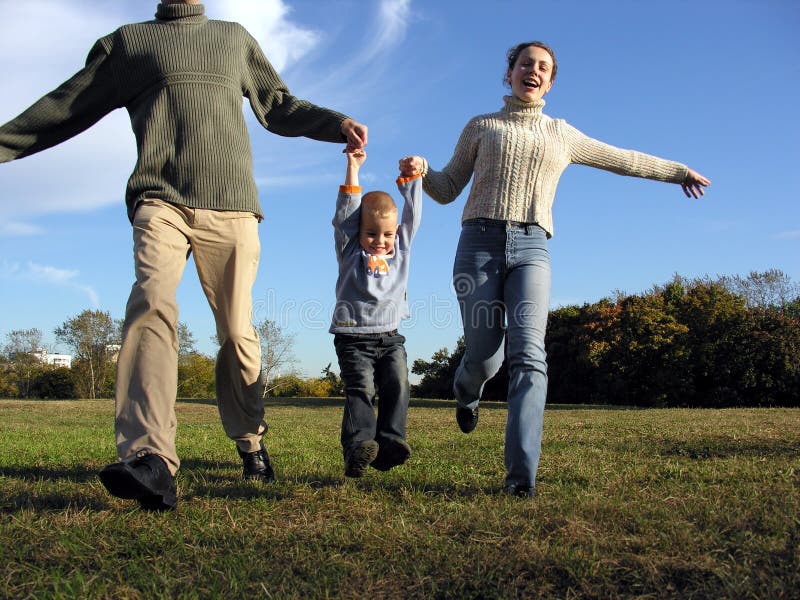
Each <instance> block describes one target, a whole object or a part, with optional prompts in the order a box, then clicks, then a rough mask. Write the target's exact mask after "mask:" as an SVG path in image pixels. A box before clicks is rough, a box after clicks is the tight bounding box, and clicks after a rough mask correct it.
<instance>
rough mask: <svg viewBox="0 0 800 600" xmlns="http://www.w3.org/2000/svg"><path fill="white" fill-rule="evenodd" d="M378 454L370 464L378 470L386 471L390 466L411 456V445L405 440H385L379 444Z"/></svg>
mask: <svg viewBox="0 0 800 600" xmlns="http://www.w3.org/2000/svg"><path fill="white" fill-rule="evenodd" d="M379 446H380V447H379V448H378V455H377V456H376V457H375V460H373V461H372V463H370V466H372V467H375V468H376V469H378V471H388V470H389V469H391V468H392V467H396V466H398V465H402V464H403V463H404V462H406V461H407V460H408V457H409V456H411V446H409V445H408V442H406V441H405V440H386V441H384V442H383V443H382V444H379Z"/></svg>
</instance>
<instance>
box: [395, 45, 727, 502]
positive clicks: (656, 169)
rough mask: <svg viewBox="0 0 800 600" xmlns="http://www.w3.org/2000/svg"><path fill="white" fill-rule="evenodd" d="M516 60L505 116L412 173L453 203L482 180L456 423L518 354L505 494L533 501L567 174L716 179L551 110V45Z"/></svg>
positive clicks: (459, 259)
mask: <svg viewBox="0 0 800 600" xmlns="http://www.w3.org/2000/svg"><path fill="white" fill-rule="evenodd" d="M507 58H508V68H507V71H506V75H505V81H506V83H507V84H508V85H509V86H510V88H511V92H512V94H511V95H510V96H506V97H505V98H504V106H503V107H502V108H501V109H500V110H499V111H498V112H495V113H491V114H485V115H479V116H477V117H474V118H473V119H471V120H470V121H469V123H467V125H466V127H465V128H464V131H463V132H462V133H461V137H460V138H459V140H458V143H457V145H456V148H455V151H454V153H453V156H452V158H451V159H450V162H449V163H448V164H447V166H445V167H444V169H442V170H441V171H436V170H434V169H431V168H429V166H428V162H427V160H425V159H424V158H423V157H420V156H410V157H406V158H404V159H402V160H401V161H400V169H401V171H402V172H403V174H404V175H406V176H410V175H413V174H417V173H422V175H423V188H424V190H425V192H426V193H427V194H428V195H429V196H431V197H432V198H433V199H434V200H436V201H437V202H439V203H442V204H447V203H449V202H452V201H453V200H455V199H456V198H457V197H458V195H459V194H460V193H461V191H462V190H463V189H464V187H465V186H466V185H467V183H468V182H469V180H470V179H471V178H473V176H474V179H473V182H472V188H471V190H470V193H469V197H468V198H467V202H466V205H465V207H464V212H463V215H462V231H461V237H460V240H459V243H458V249H457V251H456V257H455V264H454V267H453V283H454V287H455V290H456V295H457V297H458V301H459V308H460V310H461V317H462V322H463V326H464V340H465V343H466V351H465V353H464V357H463V359H462V361H461V364H460V365H459V367H458V370H457V371H456V376H455V381H454V382H453V391H454V393H455V397H456V402H457V404H456V420H457V422H458V424H459V427H460V428H461V430H462V431H463V432H464V433H469V432H471V431H472V430H473V429H474V428H475V426H476V425H477V423H478V402H479V400H480V397H481V392H482V390H483V386H484V384H485V383H486V382H487V381H488V380H489V379H490V378H491V377H492V376H493V375H494V374H495V373H497V371H498V369H499V368H500V366H501V364H502V362H503V358H504V353H507V361H508V372H509V385H508V422H507V425H506V441H505V466H506V470H507V475H506V479H505V484H504V486H503V489H504V491H505V492H506V493H508V494H510V495H513V496H522V497H527V496H533V495H534V492H535V482H536V470H537V468H538V464H539V455H540V452H541V442H542V424H543V418H544V405H545V398H546V395H547V362H546V354H545V348H544V338H545V328H546V326H547V314H548V308H549V304H550V256H549V253H548V250H547V240H548V239H549V238H550V237H552V235H553V218H552V205H553V199H554V196H555V191H556V186H557V184H558V180H559V178H560V176H561V173H562V172H563V171H564V169H565V168H566V167H567V166H568V165H570V164H572V163H576V164H582V165H587V166H591V167H596V168H599V169H605V170H607V171H613V172H614V173H618V174H620V175H629V176H633V177H644V178H647V179H654V180H657V181H665V182H670V183H677V184H680V185H681V186H682V188H683V191H684V193H685V194H686V196H687V197H694V198H699V197H700V196H702V195H703V187H704V186H708V185H709V184H710V183H711V182H710V181H709V180H708V179H706V178H705V177H703V176H702V175H700V174H699V173H697V172H695V171H693V170H692V169H690V168H688V167H687V166H686V165H683V164H681V163H677V162H673V161H668V160H664V159H661V158H658V157H655V156H650V155H648V154H643V153H641V152H636V151H633V150H623V149H620V148H616V147H614V146H610V145H608V144H604V143H603V142H600V141H598V140H595V139H592V138H590V137H588V136H586V135H584V134H583V133H581V132H580V131H578V130H577V129H575V128H574V127H572V126H571V125H569V124H568V123H566V122H565V121H564V120H562V119H552V118H550V117H548V116H547V115H545V114H543V113H542V108H543V107H544V104H545V102H544V100H543V97H544V95H545V94H546V93H547V92H548V91H550V88H551V87H552V86H553V81H554V80H555V77H556V71H557V68H558V65H557V62H556V58H555V55H554V53H553V51H552V50H551V49H550V48H549V47H548V46H547V45H545V44H543V43H541V42H524V43H522V44H518V45H517V46H515V47H514V48H512V49H511V50H509V52H508V57H507ZM506 338H507V348H504V345H505V344H504V341H505V339H506Z"/></svg>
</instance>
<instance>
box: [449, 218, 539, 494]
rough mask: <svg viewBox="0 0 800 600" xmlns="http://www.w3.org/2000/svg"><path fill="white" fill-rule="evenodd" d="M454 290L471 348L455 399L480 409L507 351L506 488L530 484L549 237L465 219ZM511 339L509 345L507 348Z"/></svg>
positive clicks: (532, 229) (531, 228)
mask: <svg viewBox="0 0 800 600" xmlns="http://www.w3.org/2000/svg"><path fill="white" fill-rule="evenodd" d="M453 285H454V287H455V290H456V295H457V297H458V303H459V307H460V309H461V319H462V322H463V324H464V342H465V344H466V351H465V353H464V357H463V358H462V360H461V364H460V365H459V367H458V369H457V370H456V375H455V380H454V382H453V391H454V393H455V397H456V401H457V402H458V403H459V404H460V405H461V406H463V407H466V408H476V407H477V406H478V401H479V400H480V397H481V392H482V391H483V386H484V384H485V383H486V382H487V381H488V380H489V379H491V378H492V376H494V375H495V374H496V373H497V371H498V370H499V369H500V366H501V365H502V363H503V357H504V353H505V352H507V355H508V373H509V382H508V422H507V424H506V443H505V466H506V471H507V475H506V484H515V485H525V486H531V487H533V486H534V485H535V482H536V470H537V468H538V466H539V455H540V454H541V447H542V425H543V421H544V404H545V398H546V396H547V356H546V354H545V349H544V335H545V329H546V327H547V313H548V308H549V305H550V254H549V252H548V250H547V234H546V233H545V231H544V230H543V229H542V228H541V227H539V226H538V225H533V224H521V223H509V222H505V221H496V220H492V219H470V220H468V221H465V222H464V225H463V227H462V230H461V238H460V240H459V242H458V250H457V251H456V258H455V265H454V267H453ZM506 338H507V346H508V347H507V348H504V341H505V340H506ZM504 351H505V352H504Z"/></svg>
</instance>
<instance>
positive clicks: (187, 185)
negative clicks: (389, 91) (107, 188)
mask: <svg viewBox="0 0 800 600" xmlns="http://www.w3.org/2000/svg"><path fill="white" fill-rule="evenodd" d="M243 97H244V98H247V99H248V100H249V102H250V105H251V107H252V110H253V112H254V113H255V115H256V117H257V118H258V120H259V121H260V122H261V124H262V125H263V126H264V127H266V128H267V129H268V130H269V131H271V132H273V133H277V134H279V135H283V136H305V137H309V138H312V139H315V140H321V141H327V142H345V141H346V139H345V137H344V136H343V135H342V133H341V123H342V121H343V120H344V119H345V118H347V117H346V116H345V115H343V114H340V113H337V112H334V111H332V110H328V109H326V108H322V107H319V106H315V105H313V104H310V103H308V102H305V101H303V100H299V99H297V98H295V97H294V96H292V95H290V94H289V90H288V89H287V87H286V85H285V84H284V82H283V81H282V80H281V78H280V76H279V75H278V74H277V73H276V72H275V69H273V67H272V65H270V63H269V61H268V60H267V59H266V57H265V56H264V53H263V52H262V51H261V48H260V47H259V45H258V43H257V42H256V41H255V40H254V39H253V37H252V36H251V35H250V34H249V33H248V32H247V31H246V30H245V29H244V28H243V27H242V26H241V25H239V24H237V23H228V22H224V21H214V20H209V19H208V18H206V16H205V15H204V7H203V5H202V4H197V5H185V4H159V5H158V9H157V12H156V19H155V20H154V21H148V22H145V23H135V24H130V25H124V26H122V27H120V28H119V29H117V30H116V31H115V32H113V33H111V34H109V35H107V36H105V37H103V38H101V39H99V40H98V41H97V42H96V43H95V45H94V46H93V47H92V49H91V51H90V52H89V56H88V58H87V60H86V66H85V68H83V69H82V70H81V71H79V72H78V73H76V74H75V75H74V76H73V77H72V78H70V79H69V80H67V81H66V82H64V83H63V84H62V85H61V86H59V87H58V88H57V89H56V90H54V91H53V92H51V93H49V94H47V95H46V96H44V97H43V98H41V99H40V100H39V101H37V102H36V103H35V104H33V105H32V106H31V107H30V108H28V109H27V110H25V112H23V113H22V114H21V115H19V116H18V117H16V118H15V119H13V120H12V121H9V122H8V123H6V124H5V125H3V126H2V127H0V162H7V161H10V160H14V159H17V158H22V157H24V156H29V155H31V154H34V153H36V152H40V151H42V150H45V149H47V148H50V147H52V146H55V145H56V144H59V143H61V142H63V141H65V140H67V139H69V138H71V137H73V136H75V135H77V134H79V133H80V132H82V131H84V130H85V129H88V128H89V127H91V126H92V125H93V124H94V123H96V122H97V121H98V120H100V119H101V118H102V117H103V116H105V115H106V114H108V113H109V112H111V111H113V110H115V109H117V108H121V107H125V108H126V109H127V110H128V113H129V114H130V118H131V125H132V127H133V131H134V134H135V135H136V146H137V150H138V159H137V162H136V166H135V167H134V169H133V173H132V175H131V177H130V179H129V181H128V188H127V192H126V197H125V200H126V203H127V206H128V217H129V218H132V216H133V210H134V207H135V205H136V203H137V202H138V201H139V200H141V199H143V198H160V199H162V200H166V201H168V202H173V203H176V204H182V205H185V206H190V207H193V208H208V209H216V210H242V211H251V212H253V213H255V214H256V215H258V216H259V217H262V216H263V213H262V211H261V207H260V204H259V200H258V191H257V190H256V184H255V180H254V177H253V157H252V151H251V148H250V139H249V135H248V132H247V127H246V125H245V120H244V115H243V114H242V104H243V100H242V99H243Z"/></svg>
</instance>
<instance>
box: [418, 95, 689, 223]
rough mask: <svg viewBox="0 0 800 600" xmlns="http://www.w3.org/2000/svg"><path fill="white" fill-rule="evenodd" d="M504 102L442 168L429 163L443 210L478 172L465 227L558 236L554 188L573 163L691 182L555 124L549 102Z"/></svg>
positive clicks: (469, 128)
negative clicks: (490, 224)
mask: <svg viewBox="0 0 800 600" xmlns="http://www.w3.org/2000/svg"><path fill="white" fill-rule="evenodd" d="M504 101H505V106H503V108H502V109H500V110H499V111H498V112H495V113H491V114H487V115H479V116H477V117H474V118H473V119H471V120H470V122H469V123H467V125H466V127H465V128H464V131H463V132H462V133H461V137H460V138H459V140H458V143H457V144H456V149H455V151H454V152H453V157H452V158H451V159H450V162H449V163H448V164H447V166H445V167H444V169H442V170H441V171H435V170H433V169H429V168H428V164H427V161H425V164H424V168H423V171H424V179H423V188H424V190H425V192H426V193H427V194H428V195H429V196H430V197H431V198H433V199H434V200H436V201H437V202H439V203H441V204H447V203H448V202H452V201H453V200H455V199H456V197H458V195H459V194H460V193H461V191H462V190H463V189H464V187H465V186H466V185H467V183H468V182H469V180H470V178H471V177H472V175H473V173H474V175H475V178H474V180H473V182H472V188H471V189H470V193H469V197H468V198H467V203H466V205H465V206H464V213H463V215H462V222H463V221H466V220H468V219H474V218H479V217H481V218H486V219H496V220H500V221H518V222H521V223H537V224H538V225H539V226H541V227H542V229H544V230H545V231H546V232H547V235H548V237H550V236H552V235H553V200H554V198H555V194H556V186H557V185H558V180H559V178H560V177H561V173H563V172H564V169H566V168H567V166H569V165H570V164H581V165H587V166H590V167H596V168H598V169H605V170H606V171H612V172H614V173H618V174H620V175H629V176H632V177H644V178H647V179H655V180H657V181H667V182H670V183H681V182H683V181H684V180H685V179H686V174H687V173H688V170H689V169H688V167H687V166H686V165H683V164H681V163H678V162H674V161H670V160H664V159H663V158H658V157H657V156H651V155H650V154H644V153H643V152H636V151H635V150H625V149H622V148H616V147H614V146H610V145H609V144H604V143H603V142H600V141H598V140H595V139H593V138H590V137H588V136H587V135H584V134H583V133H581V132H580V131H578V130H577V129H575V128H574V127H573V126H572V125H570V124H569V123H567V122H566V121H564V120H563V119H551V118H550V117H548V116H547V115H545V114H543V113H542V109H543V108H544V100H539V101H538V102H531V103H528V102H521V101H519V100H517V99H516V98H514V97H513V96H506V97H505V98H504Z"/></svg>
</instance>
